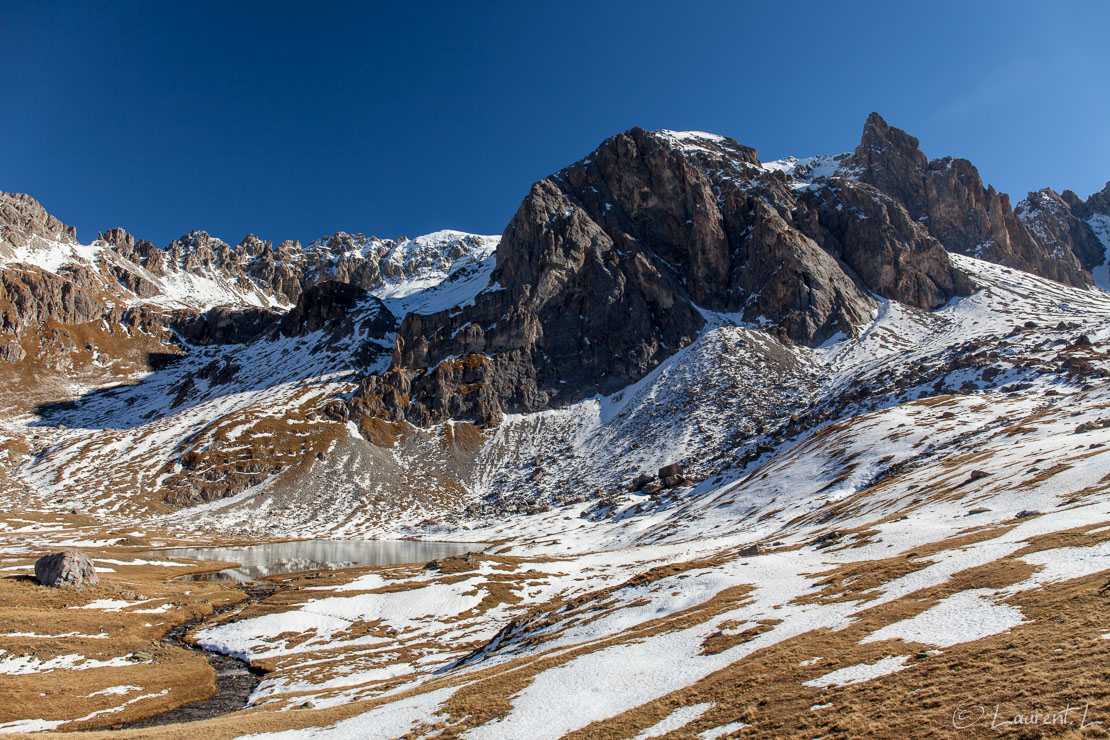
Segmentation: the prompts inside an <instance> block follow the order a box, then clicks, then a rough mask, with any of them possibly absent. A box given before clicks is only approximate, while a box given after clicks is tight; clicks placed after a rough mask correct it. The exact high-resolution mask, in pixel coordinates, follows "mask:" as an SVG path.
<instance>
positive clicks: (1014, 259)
mask: <svg viewBox="0 0 1110 740" xmlns="http://www.w3.org/2000/svg"><path fill="white" fill-rule="evenodd" d="M844 169H845V170H847V171H850V172H852V173H853V176H854V177H856V178H858V179H859V181H860V182H864V183H867V184H868V185H872V186H873V187H875V188H878V189H879V190H880V191H882V192H883V193H885V194H887V195H889V196H890V197H891V198H894V199H895V200H896V201H898V202H899V203H901V204H902V205H903V206H904V207H905V209H906V211H907V212H908V213H909V214H910V216H911V218H913V219H914V220H915V221H918V222H919V223H921V224H922V225H923V226H925V228H926V229H928V231H929V233H930V234H931V235H932V236H933V237H935V238H936V239H938V240H939V241H940V242H941V244H943V245H944V247H945V248H946V249H948V250H949V251H952V252H958V253H960V254H966V255H969V256H972V257H979V258H981V259H985V260H988V261H990V262H997V263H999V264H1003V265H1007V266H1009V267H1015V268H1017V269H1020V270H1025V271H1027V272H1033V273H1035V274H1038V275H1042V276H1044V277H1048V278H1051V279H1053V280H1057V281H1059V282H1062V283H1067V284H1070V285H1076V286H1085V285H1090V284H1091V283H1092V282H1093V281H1092V278H1091V276H1090V274H1089V273H1088V272H1087V270H1086V269H1085V267H1084V263H1083V262H1082V261H1081V258H1080V257H1078V256H1077V255H1076V254H1075V253H1074V252H1072V251H1071V249H1070V247H1069V246H1068V245H1067V244H1063V243H1052V244H1047V243H1045V242H1044V241H1043V240H1042V239H1041V238H1038V236H1037V235H1036V234H1035V233H1033V232H1032V231H1031V229H1030V228H1029V226H1028V225H1027V224H1026V223H1025V222H1023V221H1022V220H1021V219H1020V218H1019V217H1018V216H1017V215H1016V214H1015V213H1014V210H1013V208H1012V207H1011V205H1010V198H1009V196H1008V195H1006V194H1005V193H999V192H997V191H996V190H995V189H994V188H993V187H991V186H984V184H983V181H982V179H981V178H980V176H979V171H978V170H977V169H976V168H975V166H974V165H972V164H971V162H969V161H967V160H966V159H959V158H955V157H944V158H940V159H934V160H928V159H927V158H926V157H925V155H924V154H923V153H922V152H921V149H920V147H919V142H918V140H917V139H916V138H914V137H913V136H910V135H909V134H907V133H906V132H905V131H902V130H901V129H897V128H895V127H893V126H890V125H889V124H888V123H887V122H886V121H884V120H883V119H882V117H881V116H879V115H878V114H875V113H872V114H871V115H870V116H869V117H868V119H867V122H866V123H865V124H864V130H863V136H862V137H861V140H860V145H859V146H858V147H857V148H856V150H855V151H854V152H853V153H852V156H851V157H849V159H848V160H847V161H846V162H845V166H844Z"/></svg>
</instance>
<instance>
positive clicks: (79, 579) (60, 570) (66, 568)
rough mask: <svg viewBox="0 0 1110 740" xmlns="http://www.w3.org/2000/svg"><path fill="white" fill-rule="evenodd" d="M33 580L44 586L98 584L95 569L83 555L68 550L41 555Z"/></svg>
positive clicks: (36, 563)
mask: <svg viewBox="0 0 1110 740" xmlns="http://www.w3.org/2000/svg"><path fill="white" fill-rule="evenodd" d="M35 580H37V581H38V582H39V583H41V584H42V585H44V586H53V587H55V588H63V587H68V586H92V585H95V584H97V583H99V581H100V579H99V578H98V577H97V575H96V568H95V567H94V566H93V563H92V561H91V560H89V557H88V556H87V555H85V554H84V553H80V552H75V551H73V550H69V551H66V552H55V553H51V554H49V555H43V556H42V557H41V558H39V559H38V561H36V562H35Z"/></svg>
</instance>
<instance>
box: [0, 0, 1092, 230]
mask: <svg viewBox="0 0 1110 740" xmlns="http://www.w3.org/2000/svg"><path fill="white" fill-rule="evenodd" d="M1108 37H1110V3H1105V2H1058V3H1046V2H1035V3H1034V2H967V1H966V0H964V1H963V2H928V3H925V2H921V3H913V4H911V3H901V2H890V1H889V0H888V1H887V2H874V3H871V2H812V3H811V2H766V3H745V2H720V3H716V2H700V3H699V2H694V3H674V2H668V3H662V2H651V1H646V0H645V1H642V2H627V3H626V2H614V3H599V2H561V3H544V2H526V3H522V2H505V3H480V2H479V3H426V4H415V3H404V4H403V3H396V4H390V5H385V4H381V5H376V4H371V3H350V4H344V3H336V4H325V3H319V4H309V3H302V4H291V3H290V4H285V3H280V2H270V3H249V2H221V3H207V2H189V3H161V2H151V3H146V2H137V3H113V2H96V3H67V2H51V3H40V2H23V0H4V2H2V3H0V75H2V79H3V81H4V82H3V87H2V88H0V89H3V91H4V93H5V94H4V102H3V104H2V108H0V111H2V112H0V142H2V150H0V190H8V191H19V192H28V193H31V194H32V195H34V196H35V197H37V198H38V199H39V200H40V201H42V202H43V204H44V205H45V206H46V207H47V208H48V209H49V210H50V211H51V212H52V213H54V214H55V215H56V216H58V217H59V218H61V219H62V220H63V221H65V222H67V223H71V224H73V225H75V226H77V227H78V235H79V237H80V238H81V239H82V240H85V241H88V240H90V239H92V238H93V237H95V233H96V231H98V230H102V229H104V228H107V227H110V226H116V225H122V226H124V227H125V228H127V229H129V230H130V231H131V232H132V233H134V234H136V235H137V236H145V237H147V238H150V239H151V240H152V241H154V242H155V243H156V244H159V245H164V244H166V243H167V242H169V241H170V240H171V239H173V238H174V237H176V236H179V235H181V234H183V233H185V232H187V231H188V230H190V229H192V228H204V229H207V230H208V231H209V232H211V233H213V234H215V235H217V236H220V237H221V238H223V239H225V240H228V241H231V242H233V243H234V242H237V241H238V240H239V239H240V238H241V237H242V236H243V235H245V234H246V233H248V232H254V233H257V234H259V235H261V236H262V237H263V238H266V239H274V240H281V239H287V238H296V239H301V240H302V241H305V240H308V239H311V238H314V237H317V236H320V235H323V234H326V233H332V232H334V231H337V230H345V231H362V232H366V233H369V234H376V235H378V236H383V237H384V236H398V235H410V236H412V235H415V234H418V233H424V232H427V231H433V230H435V229H439V228H457V229H462V230H466V231H475V232H480V233H500V232H501V231H502V229H503V228H504V226H505V224H506V223H507V222H508V220H509V218H511V216H512V214H513V213H514V211H515V210H516V207H517V205H518V204H519V202H520V200H521V198H522V197H523V196H524V195H525V194H526V193H527V190H528V187H529V185H530V184H531V183H532V182H533V181H535V180H537V179H539V178H541V177H543V176H545V175H547V174H548V173H550V172H552V171H554V170H557V169H559V168H560V167H562V166H564V165H566V164H568V163H570V162H572V161H574V160H576V159H579V158H581V157H582V156H584V155H585V154H587V153H588V152H590V151H591V150H592V149H593V148H594V147H595V146H596V145H597V144H598V143H600V142H601V141H602V140H603V139H604V138H606V137H607V136H610V135H612V134H614V133H616V132H618V131H621V130H624V129H627V128H630V127H632V126H636V125H639V126H643V127H645V128H672V129H700V130H707V131H713V132H716V133H721V134H725V135H728V136H731V137H733V138H735V139H737V140H739V141H740V142H742V143H744V144H747V145H749V146H754V147H755V148H757V149H758V150H759V154H760V156H761V158H763V159H765V160H766V159H774V158H777V157H781V156H785V155H787V154H796V155H799V156H802V155H809V154H818V153H836V152H841V151H846V150H848V149H851V148H852V147H854V146H855V144H856V143H857V142H858V139H859V134H860V129H861V127H862V124H863V121H864V119H865V117H866V116H867V114H868V113H869V112H870V111H872V110H877V111H879V112H880V113H881V114H882V115H883V116H884V117H886V119H887V120H888V121H890V122H891V123H892V124H894V125H896V126H899V127H901V128H904V129H906V130H908V131H909V132H910V133H912V134H914V135H915V136H917V137H918V138H920V139H921V141H922V148H923V149H924V150H925V152H926V154H928V155H929V156H941V155H945V154H953V155H958V156H964V157H967V158H969V159H971V160H972V161H973V162H974V163H975V164H976V165H977V166H978V167H979V169H980V172H981V173H982V174H983V177H984V179H985V180H987V181H988V182H991V183H993V184H994V185H995V186H996V187H998V188H999V189H1001V190H1004V191H1007V192H1010V193H1012V194H1013V195H1014V200H1015V202H1016V200H1018V199H1020V198H1021V197H1022V196H1023V195H1024V193H1025V192H1026V191H1027V190H1029V189H1034V188H1038V187H1043V186H1046V185H1047V186H1052V187H1054V188H1056V189H1058V190H1062V189H1064V188H1071V189H1073V190H1075V191H1076V192H1078V193H1079V194H1080V195H1082V196H1084V197H1085V196H1086V195H1088V194H1089V193H1091V192H1093V191H1095V190H1098V189H1101V187H1102V186H1103V184H1104V183H1105V182H1106V181H1107V180H1108V179H1110V137H1108V136H1107V131H1108V127H1107V121H1108V120H1110V115H1108V114H1110V42H1108V41H1107V39H1108Z"/></svg>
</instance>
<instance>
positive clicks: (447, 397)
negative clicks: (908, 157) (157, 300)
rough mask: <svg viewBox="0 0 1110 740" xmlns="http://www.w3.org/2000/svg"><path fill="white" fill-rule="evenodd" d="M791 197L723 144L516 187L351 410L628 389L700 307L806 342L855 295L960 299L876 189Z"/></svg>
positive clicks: (423, 414) (478, 410)
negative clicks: (446, 288) (495, 240)
mask: <svg viewBox="0 0 1110 740" xmlns="http://www.w3.org/2000/svg"><path fill="white" fill-rule="evenodd" d="M796 185H797V183H795V182H793V181H792V180H791V179H790V178H788V177H786V176H785V175H783V174H782V173H781V172H777V171H772V170H768V169H766V168H764V167H763V166H762V165H761V164H760V162H759V160H758V158H757V157H756V153H755V150H753V149H751V148H749V147H745V146H742V145H740V144H738V143H736V142H735V141H732V140H730V139H727V138H724V137H719V136H713V135H710V134H697V133H675V132H666V131H663V132H648V131H645V130H643V129H632V130H630V131H627V132H625V133H623V134H619V135H617V136H614V137H612V138H610V139H609V140H607V141H606V142H604V143H603V144H602V145H601V146H600V147H599V148H598V149H597V150H596V151H594V152H593V153H592V154H591V155H590V156H589V157H587V158H586V159H583V160H582V161H580V162H578V163H576V164H574V165H572V166H570V167H568V168H567V169H565V170H562V171H561V172H559V173H557V174H555V175H552V176H551V177H548V178H545V179H544V180H541V181H540V182H538V183H536V184H535V185H533V186H532V188H531V191H530V192H529V194H528V196H527V197H526V198H525V199H524V201H523V203H522V204H521V206H520V208H519V209H518V210H517V213H516V215H515V216H514V217H513V220H512V221H511V222H510V223H509V226H508V228H506V230H505V233H504V234H503V236H502V239H501V246H500V248H499V249H498V253H497V269H496V270H495V272H494V273H493V276H492V279H491V285H490V287H489V288H488V289H487V290H486V291H484V292H482V293H481V294H479V295H478V296H477V298H476V299H475V301H474V303H473V305H470V306H467V307H465V308H462V309H449V310H446V311H442V312H439V313H435V314H431V315H416V314H410V315H408V316H406V317H405V319H404V320H403V321H402V323H401V328H400V330H399V332H398V336H397V343H396V350H395V352H394V359H393V366H392V368H391V369H390V371H389V372H387V373H385V374H384V375H381V376H375V377H370V378H367V379H366V380H365V381H364V382H363V384H362V386H361V388H360V390H359V391H358V392H357V393H356V395H355V397H354V399H353V401H352V412H353V413H354V414H355V415H360V414H361V415H371V416H377V417H381V418H385V419H389V420H392V421H400V420H407V421H410V422H412V423H415V424H419V425H424V424H434V423H437V422H440V421H443V420H445V419H447V418H461V419H470V420H473V421H476V422H478V423H479V424H493V423H496V422H497V421H498V420H499V419H500V418H501V416H502V414H503V413H506V412H510V413H521V412H530V411H537V410H541V409H544V408H549V407H552V406H560V405H565V404H569V403H572V402H574V401H577V400H580V399H582V398H585V397H588V396H591V395H594V394H597V393H601V394H609V393H613V392H615V391H617V390H619V389H621V388H623V387H625V386H626V385H628V384H630V383H633V382H635V381H637V380H639V379H640V378H642V377H644V376H645V375H646V374H647V373H648V372H650V371H651V370H652V369H653V368H655V367H656V366H658V365H659V363H661V362H662V361H663V360H665V359H666V358H667V357H669V356H671V355H672V354H674V353H675V352H677V351H679V350H680V349H681V348H682V347H684V346H686V345H687V344H689V343H690V342H691V341H692V340H693V339H694V338H695V337H696V336H697V334H698V332H699V331H700V330H701V328H702V326H703V325H704V323H705V315H706V312H714V313H725V314H731V315H733V316H735V317H737V318H739V319H740V320H743V321H746V322H752V323H756V324H762V325H764V326H766V327H767V328H769V329H770V330H772V331H773V332H775V333H776V334H778V335H779V336H780V337H781V338H783V339H784V340H790V341H793V342H797V343H800V344H805V345H810V346H812V345H816V344H819V343H821V342H823V341H825V340H826V339H828V338H830V337H832V336H834V335H837V334H844V335H851V334H853V333H855V331H856V329H857V328H858V327H859V326H861V325H863V324H864V323H866V322H867V321H868V320H869V317H870V314H871V312H872V310H873V308H874V305H875V304H874V302H873V299H872V298H871V296H870V293H876V294H878V295H881V296H883V297H887V298H892V299H895V300H899V301H903V302H905V303H908V304H910V305H913V306H916V307H919V308H923V309H932V308H935V307H937V306H939V305H941V304H943V303H944V302H945V301H946V300H948V299H949V298H950V297H952V296H953V295H961V294H966V293H968V292H969V291H970V284H969V282H968V281H967V279H966V278H965V277H964V276H963V275H962V274H961V273H960V272H959V271H958V270H957V269H955V268H954V267H953V266H952V265H951V264H950V262H949V260H948V259H947V256H946V254H945V252H944V249H943V247H942V246H941V244H940V243H939V242H938V241H937V240H935V239H933V238H931V237H930V236H929V234H928V233H927V232H926V231H925V230H924V229H923V228H922V227H920V226H918V225H917V224H915V223H914V222H913V221H912V219H910V217H909V216H908V215H907V213H906V211H905V208H904V207H903V206H902V205H901V204H900V203H898V202H897V201H896V200H894V199H892V198H890V197H888V196H885V195H883V194H882V193H881V192H880V191H879V190H878V189H876V188H874V187H869V186H867V185H863V184H859V183H852V182H849V181H846V180H841V179H836V180H835V181H833V182H831V183H829V184H827V185H826V186H822V187H821V188H816V189H810V188H803V189H798V188H796V187H795V186H796ZM845 206H846V207H847V210H848V215H843V213H842V211H843V210H844V209H845ZM864 219H870V222H869V223H867V224H865V225H863V226H860V225H857V224H856V223H855V222H856V221H861V220H864Z"/></svg>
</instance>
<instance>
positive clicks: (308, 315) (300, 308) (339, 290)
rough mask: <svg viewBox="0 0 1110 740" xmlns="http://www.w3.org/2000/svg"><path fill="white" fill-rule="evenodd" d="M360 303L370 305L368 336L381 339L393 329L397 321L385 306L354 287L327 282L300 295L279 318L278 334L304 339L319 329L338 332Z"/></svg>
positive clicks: (316, 285) (314, 286)
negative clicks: (370, 316)
mask: <svg viewBox="0 0 1110 740" xmlns="http://www.w3.org/2000/svg"><path fill="white" fill-rule="evenodd" d="M363 303H370V304H372V306H373V312H372V313H373V318H372V319H371V320H370V321H371V324H370V326H369V327H367V328H369V330H370V335H371V336H374V337H384V336H386V335H387V334H388V333H389V332H391V331H393V330H394V329H396V328H397V318H396V317H395V316H394V315H393V314H392V313H390V311H389V309H388V308H386V307H385V304H384V303H382V302H381V301H379V300H378V299H377V298H374V297H373V296H372V295H370V294H369V293H367V292H366V291H365V290H363V289H362V288H360V287H358V286H357V285H351V284H349V283H341V282H337V281H334V280H329V281H326V282H322V283H316V284H315V285H313V286H311V287H309V288H308V289H307V290H305V291H304V292H302V293H301V295H300V297H298V298H297V303H296V305H294V306H293V308H291V309H290V310H289V311H288V312H287V313H286V314H285V315H284V316H283V317H282V319H281V324H280V330H281V333H282V334H283V335H285V336H287V337H294V336H304V335H305V334H308V333H309V332H314V331H319V330H321V329H332V330H335V329H340V328H341V327H342V326H343V324H344V320H345V319H346V318H347V317H348V316H349V315H350V313H351V312H352V311H353V310H354V309H355V308H357V307H358V306H359V305H361V304H363Z"/></svg>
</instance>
